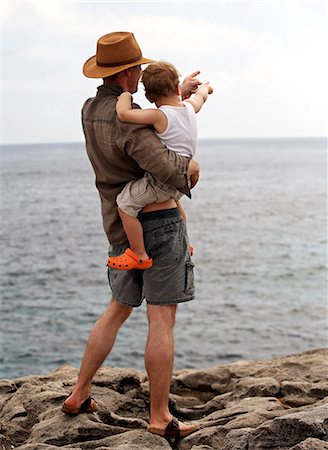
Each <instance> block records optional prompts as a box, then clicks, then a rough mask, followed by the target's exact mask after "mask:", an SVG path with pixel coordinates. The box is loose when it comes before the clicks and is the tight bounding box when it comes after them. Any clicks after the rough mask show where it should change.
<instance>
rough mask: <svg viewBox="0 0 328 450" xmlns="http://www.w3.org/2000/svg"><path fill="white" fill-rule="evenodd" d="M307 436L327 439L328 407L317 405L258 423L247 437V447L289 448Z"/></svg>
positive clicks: (256, 449)
mask: <svg viewBox="0 0 328 450" xmlns="http://www.w3.org/2000/svg"><path fill="white" fill-rule="evenodd" d="M308 437H314V438H318V439H322V440H328V407H327V406H318V407H313V408H312V409H310V410H307V411H303V412H300V413H294V414H288V415H286V416H283V417H278V418H275V419H273V420H272V421H268V422H266V423H264V424H262V425H260V426H259V427H258V428H257V429H256V430H255V431H254V432H253V433H252V434H251V435H250V437H249V447H250V448H252V449H254V450H260V449H261V450H262V449H266V448H272V449H275V448H279V447H282V448H285V447H286V448H289V447H292V446H293V445H296V444H298V443H300V442H302V441H303V440H305V439H306V438H308Z"/></svg>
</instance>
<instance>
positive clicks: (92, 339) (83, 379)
mask: <svg viewBox="0 0 328 450" xmlns="http://www.w3.org/2000/svg"><path fill="white" fill-rule="evenodd" d="M132 309H133V308H131V307H130V306H125V305H122V304H121V303H119V302H118V301H117V300H115V299H114V298H113V299H112V300H111V302H110V304H109V306H108V308H107V310H106V311H105V312H104V314H103V315H102V316H101V317H100V318H99V319H98V320H97V322H96V323H95V324H94V326H93V328H92V330H91V333H90V336H89V340H88V343H87V346H86V349H85V352H84V356H83V359H82V363H81V368H80V372H79V377H78V380H77V383H76V385H75V387H74V389H73V392H72V394H71V395H70V396H69V398H68V399H67V400H65V405H67V406H69V407H72V408H74V407H79V406H80V405H81V404H82V403H83V402H84V400H86V399H87V398H88V397H89V395H90V394H91V382H92V378H93V377H94V375H95V373H96V372H97V370H98V369H99V367H100V366H101V364H102V363H103V362H104V360H105V358H106V357H107V356H108V354H109V352H110V351H111V349H112V348H113V345H114V342H115V339H116V335H117V333H118V330H119V329H120V327H121V325H122V324H123V323H124V322H125V321H126V319H127V318H128V317H129V315H130V313H131V311H132Z"/></svg>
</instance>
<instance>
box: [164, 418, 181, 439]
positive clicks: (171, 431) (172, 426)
mask: <svg viewBox="0 0 328 450" xmlns="http://www.w3.org/2000/svg"><path fill="white" fill-rule="evenodd" d="M164 437H168V438H172V437H173V438H178V437H180V428H179V421H178V419H177V418H176V417H172V420H171V422H170V423H169V424H168V425H167V427H166V428H165V434H164Z"/></svg>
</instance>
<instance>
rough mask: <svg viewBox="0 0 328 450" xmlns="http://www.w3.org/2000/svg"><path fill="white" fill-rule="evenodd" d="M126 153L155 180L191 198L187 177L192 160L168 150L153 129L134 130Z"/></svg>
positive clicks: (142, 127) (129, 137)
mask: <svg viewBox="0 0 328 450" xmlns="http://www.w3.org/2000/svg"><path fill="white" fill-rule="evenodd" d="M125 151H126V152H127V154H128V155H129V156H130V157H131V158H133V159H134V160H135V161H136V162H137V163H138V165H139V166H140V167H141V168H142V169H144V170H145V171H147V172H149V173H151V174H152V176H153V177H154V178H157V179H158V180H159V181H161V182H162V183H166V184H169V185H170V186H173V187H174V188H176V189H177V190H178V191H180V192H182V193H183V194H185V195H187V196H188V197H189V198H191V193H190V188H189V183H188V177H187V172H188V167H189V162H190V159H191V158H187V157H184V156H180V155H177V154H176V153H175V152H174V151H171V150H168V149H167V148H166V147H165V146H164V145H163V144H162V143H161V141H160V140H159V138H158V137H157V136H156V135H155V133H154V131H153V130H152V129H151V128H149V127H144V126H140V127H137V128H134V130H133V131H132V132H131V133H129V135H128V137H127V140H126V142H125Z"/></svg>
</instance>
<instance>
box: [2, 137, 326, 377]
mask: <svg viewBox="0 0 328 450" xmlns="http://www.w3.org/2000/svg"><path fill="white" fill-rule="evenodd" d="M326 150H327V140H326V139H324V138H317V139H315V138H313V139H312V138H311V139H310V138H309V139H240V140H224V139H221V140H201V141H200V142H199V145H198V150H197V159H198V161H199V162H200V164H201V179H200V181H199V184H198V185H197V186H196V187H195V189H194V190H193V198H192V200H191V201H190V200H189V199H187V198H185V199H183V200H182V201H183V204H184V207H185V209H186V212H187V216H188V230H189V236H190V240H191V242H192V244H193V246H194V248H195V255H194V257H193V261H194V263H195V266H196V267H195V282H196V299H195V300H194V301H192V302H189V303H186V304H181V305H179V307H178V312H177V322H176V327H175V366H174V369H175V370H178V369H181V368H197V369H200V368H206V367H210V366H214V365H218V364H222V363H228V362H232V361H236V360H241V359H256V360H257V359H262V358H271V357H274V356H279V355H285V354H291V353H296V352H300V351H305V350H308V349H313V348H319V347H325V346H326V345H327V277H326V265H327V242H326V237H327V184H326V182H327V153H326ZM0 158H1V159H0V162H1V172H0V180H1V258H0V260H1V261H0V263H1V269H0V274H1V324H0V330H1V331H0V378H9V379H10V378H15V377H19V376H23V375H30V374H39V375H43V374H47V373H49V372H50V371H52V370H54V369H56V368H58V367H59V366H60V365H62V364H65V363H68V364H71V365H73V366H74V367H79V364H80V361H81V357H82V354H83V351H84V347H85V344H86V340H87V337H88V334H89V331H90V329H91V327H92V325H93V323H94V322H95V320H96V319H97V318H98V317H99V315H101V314H102V312H103V311H104V309H105V308H106V305H107V303H108V301H109V298H110V291H109V287H108V283H107V272H106V267H105V264H106V259H107V240H106V237H105V235H104V232H103V229H102V223H101V216H100V202H99V198H98V193H97V191H96V188H95V185H94V175H93V171H92V168H91V165H90V163H89V161H88V158H87V155H86V152H85V149H84V145H83V144H82V143H76V144H38V145H8V146H5V145H3V146H1V149H0ZM146 337H147V321H146V305H145V304H143V305H142V306H141V307H140V308H139V309H136V310H135V311H134V312H133V314H132V315H131V316H130V318H129V320H128V321H127V322H126V323H125V324H124V326H123V327H122V329H121V330H120V333H119V335H118V337H117V340H116V344H115V347H114V349H113V351H112V353H111V354H110V356H109V357H108V358H107V360H106V361H105V363H104V364H105V365H110V366H115V367H132V368H135V369H139V370H144V361H143V353H144V346H145V342H146Z"/></svg>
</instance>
